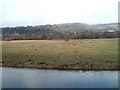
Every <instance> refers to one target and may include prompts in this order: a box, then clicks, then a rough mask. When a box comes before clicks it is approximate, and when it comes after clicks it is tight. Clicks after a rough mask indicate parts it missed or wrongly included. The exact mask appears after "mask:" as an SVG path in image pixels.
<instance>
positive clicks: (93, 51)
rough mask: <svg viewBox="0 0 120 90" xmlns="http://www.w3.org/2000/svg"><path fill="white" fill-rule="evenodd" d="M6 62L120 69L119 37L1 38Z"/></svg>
mask: <svg viewBox="0 0 120 90" xmlns="http://www.w3.org/2000/svg"><path fill="white" fill-rule="evenodd" d="M2 60H3V61H2V63H3V66H14V67H35V68H56V69H118V39H80V40H69V41H65V40H21V41H2Z"/></svg>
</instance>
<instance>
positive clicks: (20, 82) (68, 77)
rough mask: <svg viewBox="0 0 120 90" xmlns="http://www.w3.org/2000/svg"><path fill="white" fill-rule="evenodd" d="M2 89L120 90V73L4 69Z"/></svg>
mask: <svg viewBox="0 0 120 90" xmlns="http://www.w3.org/2000/svg"><path fill="white" fill-rule="evenodd" d="M2 88H118V71H82V70H79V71H75V70H50V69H31V68H10V67H3V68H2Z"/></svg>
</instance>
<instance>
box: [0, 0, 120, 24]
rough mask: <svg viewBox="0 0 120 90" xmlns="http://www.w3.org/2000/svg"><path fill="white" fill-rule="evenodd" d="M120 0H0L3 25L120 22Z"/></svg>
mask: <svg viewBox="0 0 120 90" xmlns="http://www.w3.org/2000/svg"><path fill="white" fill-rule="evenodd" d="M118 1H119V0H0V24H1V25H0V26H20V25H24V26H26V25H41V24H58V23H75V22H77V23H87V24H98V23H113V22H118Z"/></svg>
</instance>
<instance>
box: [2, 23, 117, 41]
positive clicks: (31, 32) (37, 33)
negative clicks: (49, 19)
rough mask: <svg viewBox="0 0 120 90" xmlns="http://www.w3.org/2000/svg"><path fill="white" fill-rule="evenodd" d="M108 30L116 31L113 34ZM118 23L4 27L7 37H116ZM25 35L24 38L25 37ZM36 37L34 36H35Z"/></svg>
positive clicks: (3, 31)
mask: <svg viewBox="0 0 120 90" xmlns="http://www.w3.org/2000/svg"><path fill="white" fill-rule="evenodd" d="M108 30H112V31H115V32H113V33H112V34H111V33H108V34H106V32H108ZM116 31H118V24H117V23H109V24H97V25H88V24H84V23H64V24H54V25H49V24H47V25H37V26H26V27H25V26H19V27H4V28H2V34H3V40H5V39H12V40H14V39H16V40H18V39H56V38H71V39H79V38H114V37H117V36H116V35H117V32H116ZM23 37H24V38H23ZM33 37H34V38H33Z"/></svg>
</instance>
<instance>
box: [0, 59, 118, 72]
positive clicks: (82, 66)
mask: <svg viewBox="0 0 120 90" xmlns="http://www.w3.org/2000/svg"><path fill="white" fill-rule="evenodd" d="M0 65H1V66H3V67H20V68H39V69H61V70H120V68H119V65H120V62H119V63H118V62H110V61H109V62H87V61H80V62H77V63H67V64H66V63H60V62H59V63H58V62H39V61H32V60H28V61H25V62H19V63H18V62H4V61H3V62H2V64H0Z"/></svg>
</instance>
